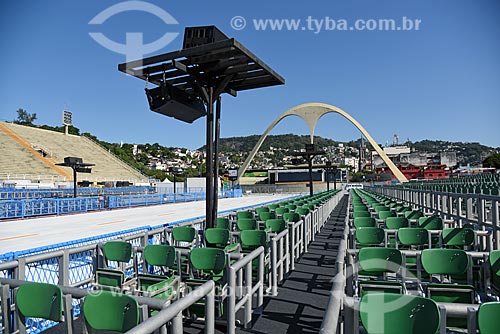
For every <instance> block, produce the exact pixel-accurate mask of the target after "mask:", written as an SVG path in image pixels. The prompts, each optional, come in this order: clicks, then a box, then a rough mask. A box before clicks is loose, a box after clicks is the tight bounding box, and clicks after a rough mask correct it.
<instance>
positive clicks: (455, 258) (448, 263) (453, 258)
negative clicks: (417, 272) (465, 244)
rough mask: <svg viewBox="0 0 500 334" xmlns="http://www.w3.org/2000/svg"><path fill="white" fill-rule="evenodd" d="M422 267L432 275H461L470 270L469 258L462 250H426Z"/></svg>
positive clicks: (423, 254) (423, 252)
mask: <svg viewBox="0 0 500 334" xmlns="http://www.w3.org/2000/svg"><path fill="white" fill-rule="evenodd" d="M421 261H422V267H423V268H424V270H425V271H426V272H428V273H429V274H431V275H434V274H439V275H459V274H463V273H465V272H466V271H467V270H468V268H469V256H468V255H467V253H466V252H465V251H463V250H460V249H442V248H437V249H424V250H423V251H422V256H421Z"/></svg>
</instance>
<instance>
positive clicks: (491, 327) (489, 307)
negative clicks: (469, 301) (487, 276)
mask: <svg viewBox="0 0 500 334" xmlns="http://www.w3.org/2000/svg"><path fill="white" fill-rule="evenodd" d="M499 315H500V302H490V303H483V304H481V306H479V310H478V312H477V325H478V328H479V333H481V334H497V333H498V332H499V329H500V316H499Z"/></svg>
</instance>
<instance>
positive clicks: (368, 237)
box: [356, 227, 385, 245]
mask: <svg viewBox="0 0 500 334" xmlns="http://www.w3.org/2000/svg"><path fill="white" fill-rule="evenodd" d="M384 239H385V233H384V230H383V229H381V228H379V227H360V228H357V229H356V240H357V241H358V243H359V244H361V245H379V244H381V243H383V242H384Z"/></svg>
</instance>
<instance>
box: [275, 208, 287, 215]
mask: <svg viewBox="0 0 500 334" xmlns="http://www.w3.org/2000/svg"><path fill="white" fill-rule="evenodd" d="M275 212H276V215H278V216H282V215H283V214H284V213H287V212H290V209H288V208H277V209H276V211H275Z"/></svg>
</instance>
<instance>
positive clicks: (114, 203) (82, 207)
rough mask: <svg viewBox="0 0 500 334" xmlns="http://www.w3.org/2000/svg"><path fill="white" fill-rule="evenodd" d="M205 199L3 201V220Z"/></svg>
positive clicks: (194, 195) (230, 192)
mask: <svg viewBox="0 0 500 334" xmlns="http://www.w3.org/2000/svg"><path fill="white" fill-rule="evenodd" d="M241 196H242V193H241V190H239V189H234V190H228V191H224V192H220V193H219V198H234V197H241ZM204 199H205V193H176V194H174V193H166V194H141V195H107V196H94V197H77V198H41V199H24V200H1V201H0V219H16V218H25V217H34V216H44V215H61V214H67V213H76V212H89V211H96V210H105V209H116V208H130V207H136V206H148V205H158V204H167V203H178V202H191V201H200V200H204Z"/></svg>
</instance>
